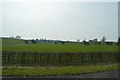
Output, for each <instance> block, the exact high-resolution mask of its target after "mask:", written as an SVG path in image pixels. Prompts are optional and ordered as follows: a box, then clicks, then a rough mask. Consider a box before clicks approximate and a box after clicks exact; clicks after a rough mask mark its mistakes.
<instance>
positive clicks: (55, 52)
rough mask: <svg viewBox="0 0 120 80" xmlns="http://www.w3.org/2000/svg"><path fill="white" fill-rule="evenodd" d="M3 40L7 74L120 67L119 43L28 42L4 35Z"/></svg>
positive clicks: (33, 74)
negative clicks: (118, 61) (118, 62)
mask: <svg viewBox="0 0 120 80" xmlns="http://www.w3.org/2000/svg"><path fill="white" fill-rule="evenodd" d="M2 43H3V45H2V51H3V53H2V54H3V57H2V59H3V65H4V66H3V75H4V76H9V75H11V76H40V75H65V74H67V75H68V74H82V73H91V72H97V71H107V70H117V69H118V68H117V60H118V57H117V52H118V46H117V45H115V43H114V44H113V45H106V44H105V43H102V44H101V45H94V44H93V43H91V44H90V45H84V44H83V43H82V42H66V43H65V44H61V43H58V44H55V43H54V42H38V43H37V44H32V43H30V44H25V42H24V40H18V39H7V38H3V39H2ZM102 65H103V66H102ZM110 65H113V66H110ZM107 66H109V67H107ZM83 67H84V68H83ZM105 67H106V68H105ZM82 69H84V70H82ZM21 73H23V74H21Z"/></svg>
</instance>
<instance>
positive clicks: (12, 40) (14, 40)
mask: <svg viewBox="0 0 120 80" xmlns="http://www.w3.org/2000/svg"><path fill="white" fill-rule="evenodd" d="M2 43H24V40H22V39H21V40H19V39H10V38H2Z"/></svg>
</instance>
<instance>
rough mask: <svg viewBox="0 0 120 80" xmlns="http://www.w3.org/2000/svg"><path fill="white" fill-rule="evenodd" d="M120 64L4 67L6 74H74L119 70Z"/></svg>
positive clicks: (3, 72)
mask: <svg viewBox="0 0 120 80" xmlns="http://www.w3.org/2000/svg"><path fill="white" fill-rule="evenodd" d="M117 69H118V64H106V65H105V64H104V65H84V66H61V67H51V66H49V67H19V66H8V67H3V69H2V75H4V76H41V75H42V76H44V75H73V74H77V75H78V74H83V73H93V72H98V71H109V70H117Z"/></svg>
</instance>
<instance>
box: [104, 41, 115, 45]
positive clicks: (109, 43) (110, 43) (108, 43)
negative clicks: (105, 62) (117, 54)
mask: <svg viewBox="0 0 120 80" xmlns="http://www.w3.org/2000/svg"><path fill="white" fill-rule="evenodd" d="M105 43H106V44H107V45H112V44H113V42H105Z"/></svg>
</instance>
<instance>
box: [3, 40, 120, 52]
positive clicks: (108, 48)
mask: <svg viewBox="0 0 120 80" xmlns="http://www.w3.org/2000/svg"><path fill="white" fill-rule="evenodd" d="M2 43H3V45H2V51H26V52H27V51H30V52H116V51H118V46H116V45H115V43H114V44H113V45H105V43H101V45H94V44H93V43H91V44H90V45H83V43H82V42H79V43H78V42H66V43H65V44H64V45H63V44H60V43H59V44H55V43H54V42H38V43H37V44H34V45H33V44H25V41H24V40H19V39H8V38H3V39H2Z"/></svg>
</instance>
